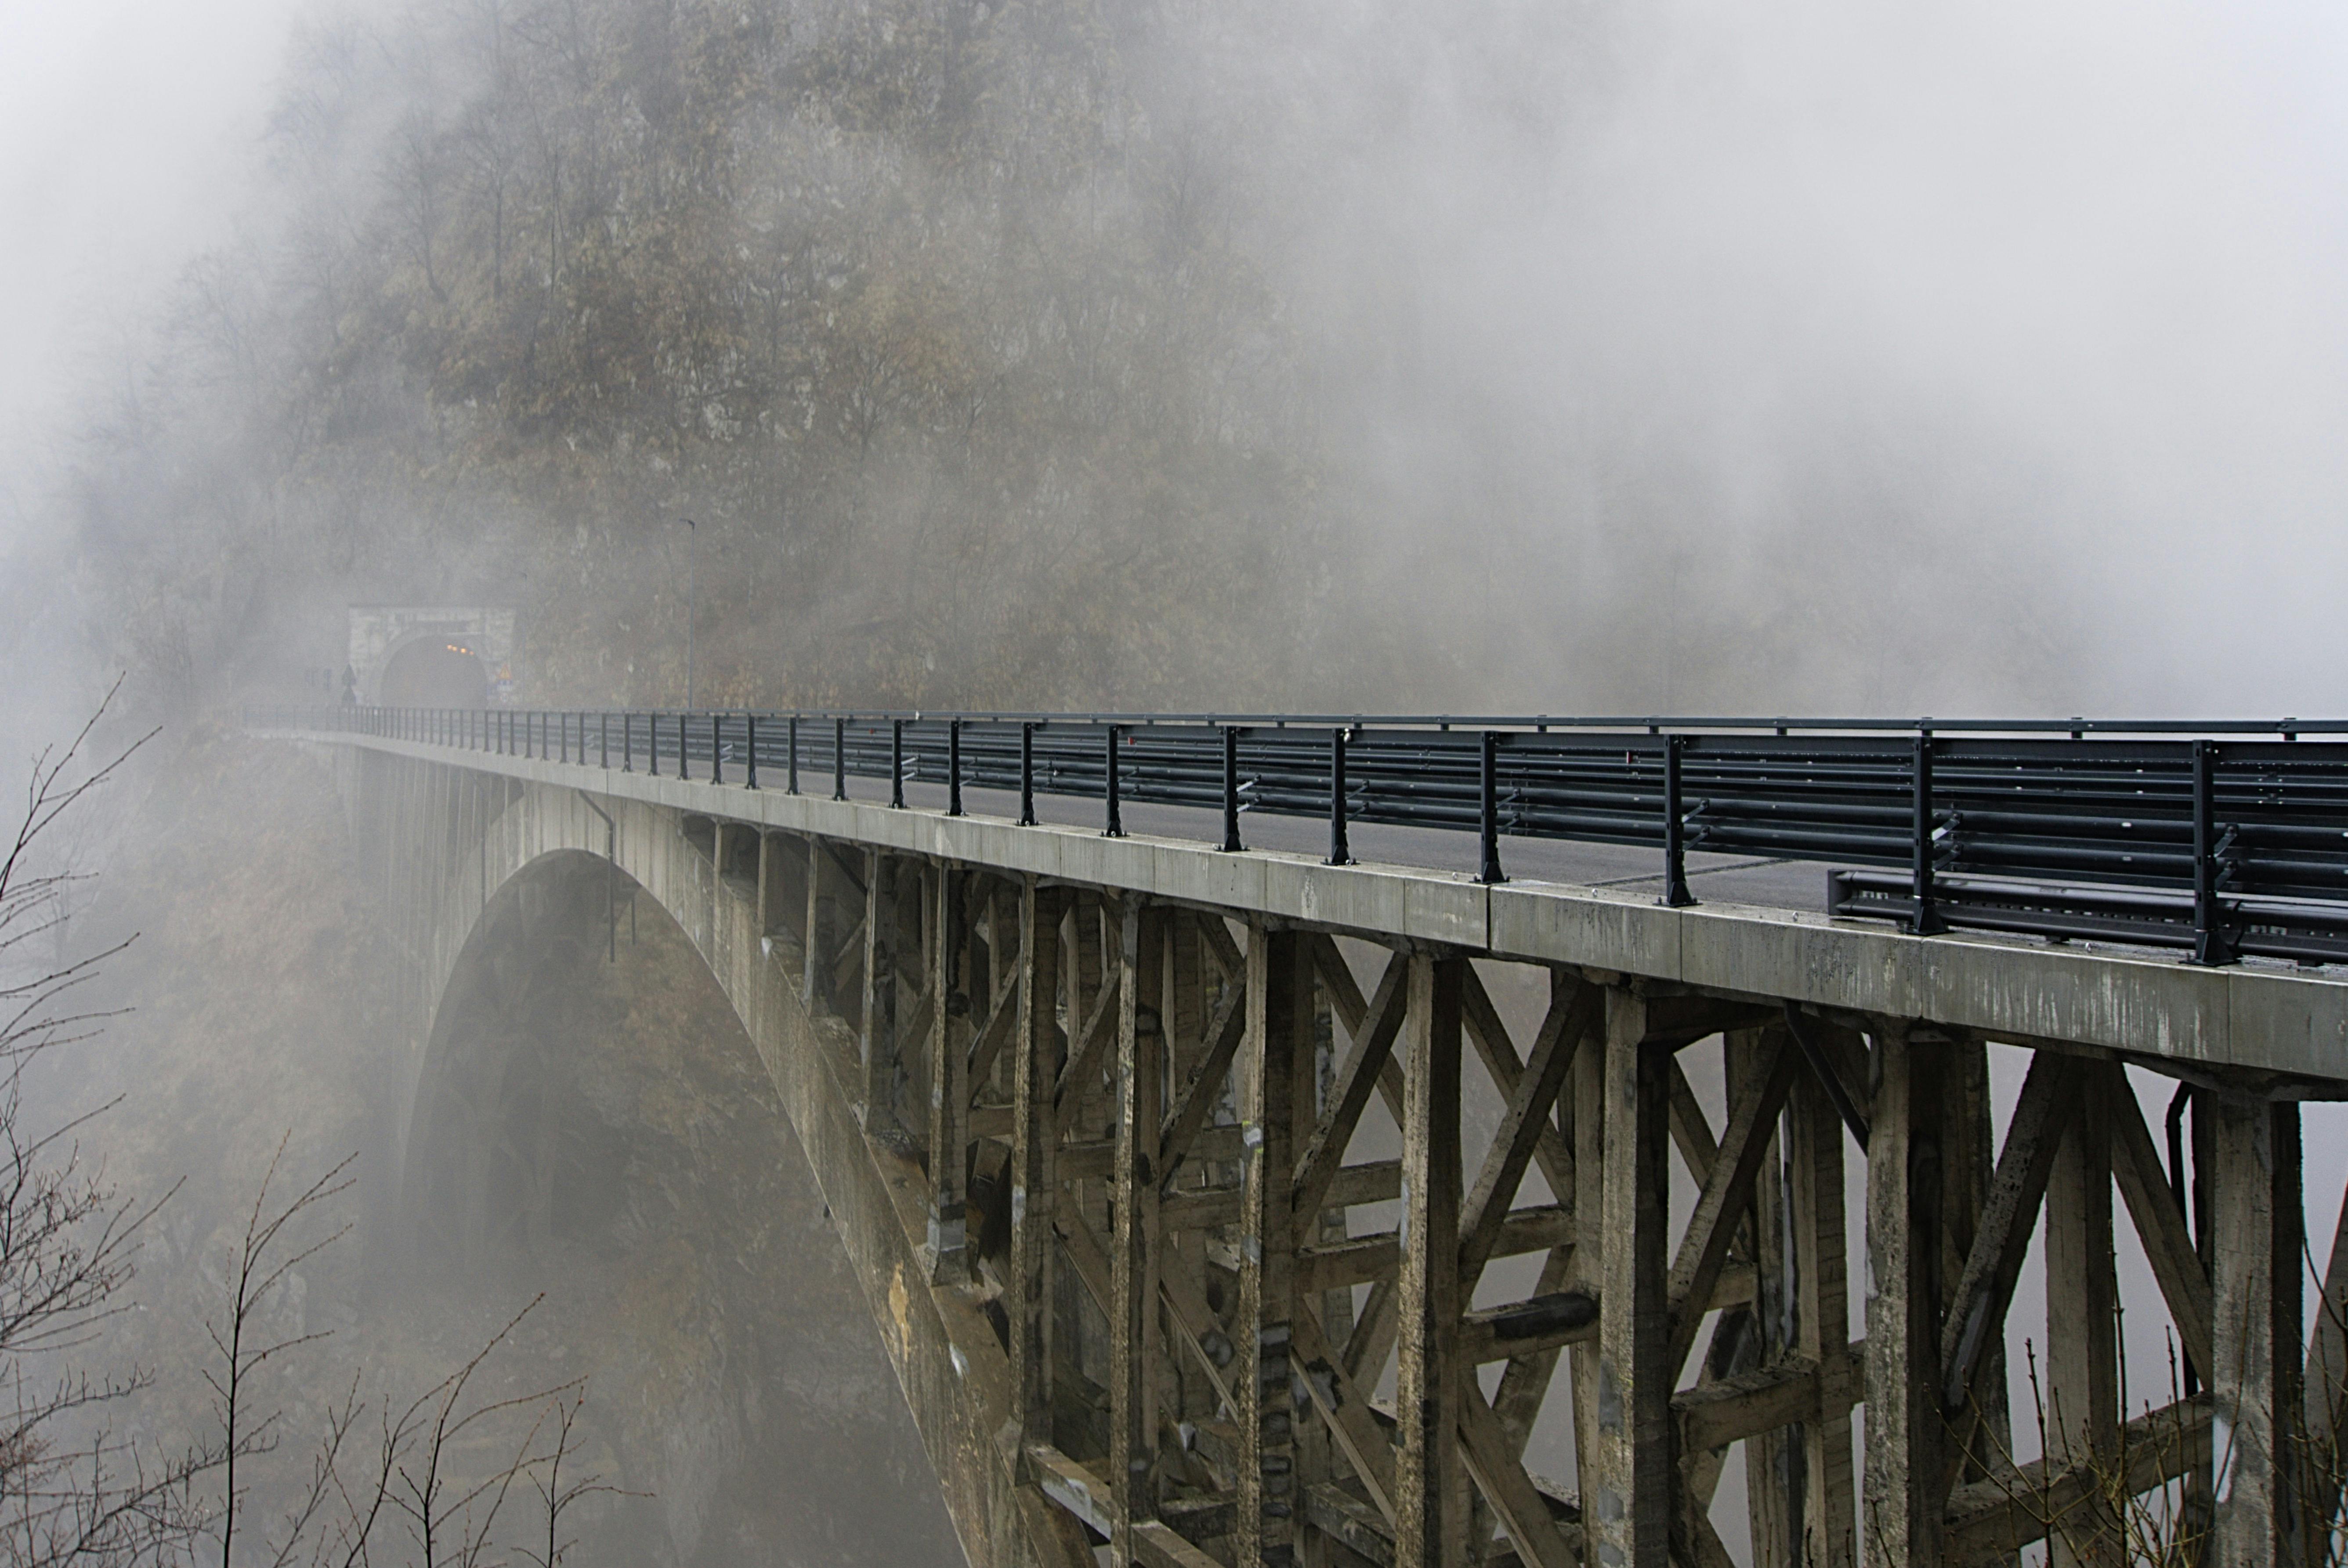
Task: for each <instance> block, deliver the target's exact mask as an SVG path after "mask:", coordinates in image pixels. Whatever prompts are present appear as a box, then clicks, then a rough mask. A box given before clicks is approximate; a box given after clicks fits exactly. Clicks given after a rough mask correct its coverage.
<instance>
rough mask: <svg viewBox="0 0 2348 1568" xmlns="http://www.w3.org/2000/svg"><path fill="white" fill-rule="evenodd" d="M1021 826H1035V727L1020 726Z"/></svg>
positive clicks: (1027, 724) (1029, 724) (1024, 724)
mask: <svg viewBox="0 0 2348 1568" xmlns="http://www.w3.org/2000/svg"><path fill="white" fill-rule="evenodd" d="M1019 825H1020V826H1022V827H1033V826H1035V725H1034V724H1033V723H1023V724H1021V725H1020V726H1019Z"/></svg>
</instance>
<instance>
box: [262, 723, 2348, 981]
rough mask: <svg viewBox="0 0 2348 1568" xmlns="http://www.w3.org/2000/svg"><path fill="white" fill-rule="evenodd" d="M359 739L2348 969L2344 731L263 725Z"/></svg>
mask: <svg viewBox="0 0 2348 1568" xmlns="http://www.w3.org/2000/svg"><path fill="white" fill-rule="evenodd" d="M246 721H247V723H248V724H250V725H252V726H255V727H265V728H273V729H296V730H314V731H331V732H357V733H366V734H371V735H382V736H389V737H394V738H402V739H407V740H410V741H417V742H424V743H436V744H440V745H447V746H452V747H458V748H462V749H466V750H471V751H481V752H493V753H504V754H509V755H520V756H529V757H544V758H547V759H549V760H554V761H563V762H578V763H592V764H594V765H598V766H603V767H611V768H617V769H621V770H623V771H631V772H633V771H638V770H641V771H644V772H645V773H649V774H661V773H663V772H667V773H670V774H674V775H675V776H678V777H685V778H702V779H705V780H707V781H708V782H710V783H714V784H742V785H745V786H747V787H749V788H761V787H765V788H774V787H781V788H784V789H788V790H790V791H794V792H797V791H799V790H801V789H802V788H812V789H817V790H821V791H824V792H826V793H828V794H831V795H832V796H834V797H835V798H840V799H845V798H847V793H848V790H847V781H848V780H849V779H850V778H851V777H854V778H860V779H881V780H887V781H890V786H891V787H890V795H891V804H897V805H902V804H904V786H905V784H907V783H909V782H923V783H928V784H941V785H943V786H944V788H945V790H946V792H947V808H948V810H949V811H950V812H952V813H954V814H957V815H959V814H960V813H961V812H962V810H963V789H964V788H966V787H967V788H978V789H992V790H1000V791H1004V792H1015V793H1016V794H1017V796H1018V798H1019V803H1020V815H1019V820H1020V821H1021V822H1022V823H1023V824H1024V823H1033V822H1034V821H1035V797H1036V796H1037V795H1038V794H1050V795H1061V796H1076V797H1079V798H1085V799H1094V800H1098V801H1100V802H1102V804H1103V810H1104V829H1105V831H1106V832H1107V833H1108V834H1110V835H1122V834H1123V832H1124V823H1123V819H1122V815H1121V810H1122V807H1123V806H1124V804H1126V803H1128V802H1138V803H1147V804H1164V805H1179V806H1192V807H1200V808H1204V809H1207V810H1220V813H1221V816H1222V835H1223V837H1222V847H1223V848H1225V849H1227V850H1232V851H1237V850H1240V849H1241V848H1242V847H1243V845H1242V844H1241V835H1240V820H1241V817H1242V816H1243V815H1247V814H1249V813H1251V812H1254V813H1270V814H1275V815H1289V816H1326V817H1327V819H1328V823H1329V859H1330V861H1331V862H1332V863H1333V864H1337V865H1344V864H1348V863H1350V862H1351V860H1352V858H1353V856H1352V853H1351V850H1350V848H1349V846H1348V844H1347V838H1346V832H1347V828H1348V827H1349V825H1353V824H1356V823H1378V824H1390V825H1403V826H1410V827H1430V828H1441V829H1451V830H1455V831H1458V832H1462V833H1467V832H1473V833H1475V834H1477V835H1478V846H1479V855H1478V876H1479V877H1480V879H1481V880H1483V881H1486V882H1500V881H1504V880H1506V878H1505V876H1503V875H1502V872H1501V866H1500V840H1501V839H1502V838H1503V837H1524V838H1557V839H1572V840H1581V841H1584V842H1591V843H1601V844H1620V845H1644V846H1648V847H1652V848H1654V849H1657V850H1659V851H1661V853H1662V856H1663V871H1662V880H1663V902H1664V903H1666V904H1672V905H1688V904H1693V903H1694V901H1695V900H1694V897H1693V895H1692V894H1691V893H1690V892H1689V889H1688V881H1687V866H1686V856H1687V854H1688V852H1689V851H1690V850H1704V851H1709V852H1717V853H1725V854H1735V855H1749V856H1766V857H1771V858H1776V859H1783V860H1797V861H1817V862H1822V863H1825V864H1827V865H1828V866H1830V867H1831V869H1830V870H1829V871H1828V899H1827V906H1828V913H1829V914H1833V915H1838V916H1845V917H1862V918H1870V917H1871V918H1879V919H1887V920H1893V921H1897V922H1899V923H1900V924H1901V925H1903V926H1904V927H1907V928H1908V929H1909V930H1910V931H1915V932H1919V933H1922V934H1928V935H1929V934H1932V933H1937V932H1941V931H1945V930H1949V929H1952V928H1970V929H1979V930H1995V931H2010V932H2022V933H2029V934H2034V935H2038V936H2044V937H2047V938H2053V939H2055V940H2068V939H2071V938H2089V939H2095V940H2105V941H2114V942H2123V943H2129V944H2137V945H2146V946H2152V947H2159V948H2185V949H2188V950H2189V951H2190V952H2191V953H2192V955H2193V957H2194V958H2195V959H2196V960H2197V961H2199V962H2201V963H2207V964H2223V963H2230V962H2232V961H2234V960H2235V959H2237V958H2240V957H2241V956H2244V955H2257V956H2260V957H2269V958H2289V959H2293V960H2296V961H2298V962H2301V963H2305V964H2313V963H2330V962H2348V742H2343V741H2325V740H2321V739H2310V740H2302V739H2301V737H2302V736H2311V737H2322V736H2340V735H2348V721H2343V720H2325V721H2301V720H2297V719H2286V720H2282V721H2281V722H2279V723H2249V722H2218V723H2188V722H2184V721H2156V722H2149V723H2127V722H2121V721H2112V720H2086V719H2070V720H2025V721H2018V722H2011V723H2004V722H1995V721H1982V720H1965V721H1938V720H1929V719H1928V720H1921V721H1915V720H1911V721H1897V720H1838V719H1735V718H1694V719H1663V718H1649V717H1632V718H1570V719H1569V718H1550V717H1547V716H1541V717H1536V718H1522V717H1495V716H1468V717H1451V716H1440V715H1437V716H1401V717H1380V718H1369V717H1359V716H1348V715H1344V714H1275V715H1253V714H1251V715H1229V714H1220V715H1219V714H1174V715H1168V714H1145V713H1097V714H1066V713H956V714H935V713H845V712H742V711H734V712H690V713H685V712H675V711H660V712H644V711H641V710H638V711H630V712H619V711H612V712H581V711H576V710H572V711H564V712H554V711H538V710H521V709H511V708H471V709H417V708H370V707H356V706H344V707H339V708H334V707H327V708H299V709H253V710H249V711H248V712H247V714H246Z"/></svg>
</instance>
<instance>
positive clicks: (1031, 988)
mask: <svg viewBox="0 0 2348 1568" xmlns="http://www.w3.org/2000/svg"><path fill="white" fill-rule="evenodd" d="M876 885H877V884H876ZM1066 903H1067V895H1066V893H1065V892H1063V891H1062V890H1061V889H1059V888H1056V887H1044V886H1038V885H1037V883H1036V879H1035V877H1034V876H1029V877H1028V878H1026V881H1025V886H1024V887H1022V889H1021V897H1020V925H1021V931H1020V938H1021V940H1020V944H1019V947H1020V956H1021V959H1022V961H1021V963H1020V966H1019V985H1020V997H1019V1023H1018V1028H1019V1038H1018V1040H1017V1042H1016V1044H1015V1045H1014V1050H1017V1051H1018V1053H1019V1054H1018V1057H1017V1059H1016V1061H1014V1063H1013V1071H1012V1079H1013V1087H1012V1100H1011V1104H1012V1116H1013V1121H1012V1131H1011V1170H1010V1179H1011V1252H1010V1255H1009V1257H1008V1258H1006V1259H1005V1260H1004V1303H1003V1304H1004V1313H1005V1317H1006V1320H1007V1322H1008V1323H1009V1326H1010V1339H1011V1390H1012V1393H1011V1398H1012V1409H1011V1424H1012V1425H1013V1427H1014V1429H1015V1432H1014V1443H1013V1445H1012V1452H1013V1453H1014V1455H1016V1454H1020V1453H1024V1452H1025V1451H1026V1447H1027V1445H1028V1444H1029V1443H1036V1442H1040V1443H1049V1442H1051V1441H1052V1440H1053V1432H1052V1356H1053V1336H1052V1281H1053V1253H1054V1251H1055V1250H1056V1246H1057V1243H1056V1242H1055V1241H1054V1239H1053V1235H1052V1231H1053V1223H1054V1219H1055V1215H1056V1210H1057V1207H1058V1197H1059V1184H1060V1177H1059V1168H1058V1161H1057V1160H1056V1157H1055V1153H1056V1150H1057V1149H1058V1147H1059V1143H1060V1112H1059V1107H1058V1105H1057V1103H1056V1094H1055V1089H1056V1084H1057V1080H1058V1073H1059V1055H1060V1030H1059V1028H1058V1026H1057V1024H1056V1023H1055V1022H1054V1021H1053V1013H1054V1010H1055V1006H1056V1002H1057V1000H1058V998H1059V994H1060V940H1059V930H1060V917H1061V915H1062V913H1063V912H1064V911H1065V909H1066Z"/></svg>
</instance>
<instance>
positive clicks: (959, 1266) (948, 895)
mask: <svg viewBox="0 0 2348 1568" xmlns="http://www.w3.org/2000/svg"><path fill="white" fill-rule="evenodd" d="M970 875H971V874H970V873H968V872H966V871H964V870H963V869H962V868H961V867H960V866H952V865H948V866H941V867H940V868H939V870H938V873H937V887H936V892H937V907H936V912H935V914H934V916H933V917H932V918H933V922H934V923H933V925H932V927H931V929H932V932H933V933H934V935H933V936H932V938H931V940H932V953H931V958H932V963H933V965H934V966H935V967H934V968H933V969H932V972H931V976H930V997H931V1005H932V1009H934V1019H935V1021H934V1024H933V1027H932V1031H931V1035H930V1138H929V1149H930V1226H929V1239H928V1242H927V1244H926V1246H925V1252H926V1255H927V1259H928V1262H929V1266H930V1283H932V1285H953V1284H959V1283H960V1282H961V1281H962V1279H963V1276H965V1275H966V1274H967V1273H968V1272H969V1266H968V1262H967V1259H966V1258H965V1256H964V1244H965V1242H966V1239H967V1232H968V1229H969V1216H968V1208H967V1200H968V1196H969V1193H968V1187H969V1171H968V1169H967V1162H968V1160H969V1158H970V1071H969V1058H970V993H969V991H968V989H966V988H967V986H968V984H969V979H968V972H969V956H970V938H969V932H968V930H967V927H968V924H969V922H968V921H967V919H966V918H965V917H964V913H963V901H964V899H965V898H966V897H967V896H968V884H969V882H970Z"/></svg>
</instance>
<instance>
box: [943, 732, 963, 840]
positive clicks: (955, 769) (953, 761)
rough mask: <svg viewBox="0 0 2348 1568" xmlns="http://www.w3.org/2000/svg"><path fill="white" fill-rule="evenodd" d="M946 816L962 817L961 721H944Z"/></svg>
mask: <svg viewBox="0 0 2348 1568" xmlns="http://www.w3.org/2000/svg"><path fill="white" fill-rule="evenodd" d="M946 815H948V816H960V815H962V721H961V720H960V719H948V720H947V721H946Z"/></svg>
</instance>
